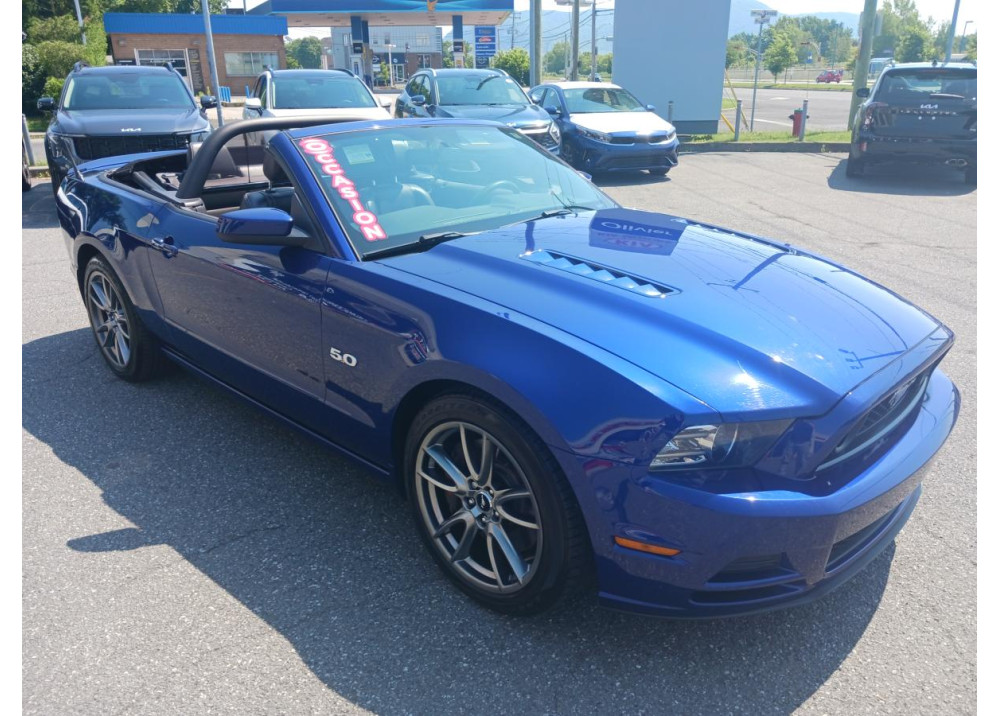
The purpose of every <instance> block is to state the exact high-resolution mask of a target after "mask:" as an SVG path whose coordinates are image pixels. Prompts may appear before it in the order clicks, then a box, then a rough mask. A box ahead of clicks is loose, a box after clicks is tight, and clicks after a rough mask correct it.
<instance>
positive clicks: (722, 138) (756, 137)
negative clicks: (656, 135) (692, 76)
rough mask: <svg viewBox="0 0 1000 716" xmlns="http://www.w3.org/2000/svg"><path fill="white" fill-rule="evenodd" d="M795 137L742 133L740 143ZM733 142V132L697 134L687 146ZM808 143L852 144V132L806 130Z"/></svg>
mask: <svg viewBox="0 0 1000 716" xmlns="http://www.w3.org/2000/svg"><path fill="white" fill-rule="evenodd" d="M795 139H796V138H795V137H793V136H792V132H791V130H789V131H785V132H747V131H742V132H740V143H741V144H742V143H744V142H757V143H759V142H794V141H795ZM731 141H733V133H732V132H718V133H717V134H695V135H693V136H692V137H691V138H690V139H688V140H687V141H686V142H684V143H685V144H708V143H711V142H731ZM806 141H807V142H827V143H832V142H850V141H851V132H850V130H844V131H842V132H830V131H816V132H810V131H809V130H808V129H807V130H806Z"/></svg>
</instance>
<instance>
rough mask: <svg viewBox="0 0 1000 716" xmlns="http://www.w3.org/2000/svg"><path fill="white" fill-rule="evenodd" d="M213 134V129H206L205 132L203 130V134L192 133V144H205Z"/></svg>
mask: <svg viewBox="0 0 1000 716" xmlns="http://www.w3.org/2000/svg"><path fill="white" fill-rule="evenodd" d="M211 134H212V130H211V129H205V130H203V131H201V132H192V133H191V143H192V144H194V143H195V142H204V141H205V140H206V139H208V138H209V137H210V136H211Z"/></svg>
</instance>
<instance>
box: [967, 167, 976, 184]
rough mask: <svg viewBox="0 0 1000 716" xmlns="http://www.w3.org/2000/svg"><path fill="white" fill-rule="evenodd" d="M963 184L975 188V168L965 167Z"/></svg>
mask: <svg viewBox="0 0 1000 716" xmlns="http://www.w3.org/2000/svg"><path fill="white" fill-rule="evenodd" d="M965 183H966V184H970V185H972V186H975V184H976V167H966V169H965Z"/></svg>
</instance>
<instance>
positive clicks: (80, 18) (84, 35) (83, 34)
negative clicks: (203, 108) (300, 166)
mask: <svg viewBox="0 0 1000 716" xmlns="http://www.w3.org/2000/svg"><path fill="white" fill-rule="evenodd" d="M73 4H74V5H76V21H77V22H78V23H80V37H81V38H83V44H84V45H86V44H87V33H86V32H84V31H83V15H82V14H81V13H80V0H73ZM956 12H957V10H956ZM951 34H952V35H954V34H955V33H954V32H952V33H951Z"/></svg>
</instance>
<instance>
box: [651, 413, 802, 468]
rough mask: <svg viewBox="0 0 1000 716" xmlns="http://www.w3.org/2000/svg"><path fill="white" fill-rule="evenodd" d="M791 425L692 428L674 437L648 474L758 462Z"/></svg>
mask: <svg viewBox="0 0 1000 716" xmlns="http://www.w3.org/2000/svg"><path fill="white" fill-rule="evenodd" d="M791 424H792V421H791V420H767V421H762V422H756V423H722V424H720V425H693V426H691V427H688V428H684V429H683V430H681V431H680V432H679V433H677V434H676V435H674V437H672V438H671V439H670V440H668V441H667V444H666V445H664V446H663V449H662V450H660V452H659V453H657V455H656V457H654V458H653V461H652V462H651V463H650V465H649V469H650V470H654V471H661V470H686V469H701V468H720V467H741V466H746V465H752V464H753V463H755V462H757V461H758V460H759V459H760V458H761V457H763V455H764V453H766V452H767V451H768V449H769V448H770V447H771V446H772V445H774V443H775V442H776V441H777V439H778V438H779V437H781V435H782V434H783V433H784V432H785V430H787V429H788V426H789V425H791Z"/></svg>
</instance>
